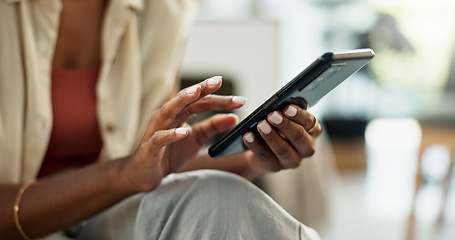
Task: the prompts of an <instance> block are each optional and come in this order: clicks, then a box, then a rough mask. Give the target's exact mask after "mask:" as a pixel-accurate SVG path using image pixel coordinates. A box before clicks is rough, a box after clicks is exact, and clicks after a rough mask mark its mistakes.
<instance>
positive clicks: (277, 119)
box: [269, 112, 283, 124]
mask: <svg viewBox="0 0 455 240" xmlns="http://www.w3.org/2000/svg"><path fill="white" fill-rule="evenodd" d="M269 120H270V121H271V122H273V123H275V124H280V123H282V122H283V117H282V116H281V114H279V113H278V112H273V114H272V116H270V117H269Z"/></svg>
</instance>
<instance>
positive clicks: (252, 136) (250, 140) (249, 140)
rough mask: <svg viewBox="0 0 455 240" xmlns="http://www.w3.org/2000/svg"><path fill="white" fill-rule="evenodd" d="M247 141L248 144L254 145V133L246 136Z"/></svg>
mask: <svg viewBox="0 0 455 240" xmlns="http://www.w3.org/2000/svg"><path fill="white" fill-rule="evenodd" d="M245 140H246V141H247V142H248V143H252V142H254V135H253V134H252V133H250V132H249V133H247V134H246V135H245Z"/></svg>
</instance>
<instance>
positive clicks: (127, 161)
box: [0, 0, 321, 239]
mask: <svg viewBox="0 0 455 240" xmlns="http://www.w3.org/2000/svg"><path fill="white" fill-rule="evenodd" d="M62 3H63V10H62V13H61V22H60V26H59V34H58V38H57V42H56V47H55V52H54V58H53V62H52V66H53V68H76V69H77V68H78V69H81V68H99V67H100V64H101V60H100V59H101V58H100V49H101V48H100V46H101V45H100V42H101V37H100V36H101V35H100V32H101V26H102V19H103V16H104V12H105V8H106V6H107V4H108V3H107V2H106V1H105V0H89V1H82V0H62ZM80 16H84V17H80ZM212 80H213V79H212ZM221 84H222V81H221V79H218V80H217V79H215V81H208V80H206V81H203V82H201V83H199V84H197V85H194V86H192V87H189V88H187V89H184V90H182V91H180V92H179V93H175V94H173V97H170V98H169V99H170V100H169V101H167V102H166V103H164V104H163V107H162V108H161V109H158V110H156V111H155V112H154V113H153V114H152V115H151V118H150V122H149V125H148V127H147V130H146V132H145V133H144V136H143V138H142V140H141V143H140V144H139V146H138V147H137V149H136V150H135V151H134V152H133V153H132V154H131V155H128V156H125V157H123V158H121V159H113V160H112V161H108V162H103V163H96V164H92V165H90V166H87V167H84V168H81V169H79V170H77V171H72V172H66V173H62V174H58V175H55V176H52V177H48V178H45V179H42V180H39V181H38V183H36V184H34V185H32V186H30V187H29V188H28V189H27V190H26V192H25V193H24V195H23V197H22V201H21V204H20V211H19V219H20V222H21V225H22V227H23V229H24V231H25V232H26V233H27V235H28V236H30V237H32V238H35V237H39V236H43V235H46V234H48V233H51V232H54V231H57V230H60V229H64V228H66V227H68V226H71V225H72V224H75V223H78V222H80V221H82V220H84V219H87V218H88V217H90V216H93V215H95V214H97V213H99V212H101V211H104V210H105V209H107V208H109V207H110V206H112V205H114V204H116V203H118V202H119V201H121V200H123V199H124V198H126V197H128V196H131V195H133V194H136V193H139V192H146V191H152V190H153V189H155V188H156V187H157V186H158V185H159V183H160V182H161V180H162V179H163V178H164V177H165V176H166V175H168V174H170V173H173V172H183V171H189V170H195V169H219V170H224V171H229V172H233V173H236V174H239V175H241V176H243V177H245V178H247V179H253V178H256V177H259V176H262V175H264V174H266V173H269V172H275V171H279V170H281V169H287V168H295V167H298V166H299V165H300V161H301V159H302V158H305V157H309V156H311V155H312V154H313V153H314V151H315V149H314V145H315V140H316V138H317V136H318V135H319V134H320V133H321V126H320V125H319V124H317V123H316V126H315V127H314V128H313V130H311V132H307V130H306V129H310V128H311V127H312V126H313V125H314V124H315V118H314V116H313V115H311V114H310V113H308V112H307V111H305V110H303V109H301V108H299V107H297V106H288V107H286V108H285V109H284V110H283V112H280V111H276V114H279V115H280V116H281V117H282V121H281V122H279V123H277V121H276V115H275V118H273V119H275V121H272V115H273V113H270V114H269V116H268V119H265V120H264V121H265V122H266V123H267V124H268V125H269V126H271V127H272V128H271V131H266V132H264V131H263V130H261V129H259V133H260V134H261V136H254V138H253V141H252V142H249V141H247V140H246V138H245V141H244V142H245V144H246V145H247V146H248V147H249V148H250V150H249V151H246V152H244V153H240V154H237V155H234V156H227V157H224V158H220V159H217V160H216V161H213V160H212V159H210V158H209V157H208V156H207V155H202V156H199V155H198V151H199V150H200V148H202V147H203V146H204V144H205V143H206V142H207V141H208V140H209V139H210V138H211V137H212V136H213V135H215V134H216V133H219V132H224V131H227V130H228V129H230V128H232V127H233V126H234V125H235V124H236V121H237V118H236V117H235V116H233V115H216V116H213V117H210V118H208V119H206V120H203V121H201V122H199V123H196V124H194V125H192V126H189V125H187V124H186V121H187V120H188V119H189V118H190V117H191V116H190V115H188V112H187V110H189V111H190V112H191V113H193V114H199V113H202V112H205V111H210V110H229V109H235V108H239V107H241V106H242V105H243V104H242V103H239V102H236V101H234V100H233V97H230V96H217V95H213V94H212V93H214V92H215V91H216V90H218V89H219V88H220V87H221ZM290 107H291V108H292V107H293V108H295V109H296V112H295V115H294V114H292V115H289V114H286V113H288V112H292V111H287V110H289V108H290ZM259 137H262V138H264V139H265V143H263V142H261V141H257V138H259ZM249 139H250V140H251V138H249ZM176 149H178V151H176ZM19 188H20V185H19V184H14V185H0V195H1V196H2V197H1V198H0V232H1V233H2V237H4V238H6V239H22V237H21V236H20V234H19V232H18V230H17V228H16V226H15V223H14V218H13V205H14V200H15V198H16V195H17V192H18V189H19ZM81 203H84V204H81ZM62 213H64V214H62ZM150 214H153V213H150Z"/></svg>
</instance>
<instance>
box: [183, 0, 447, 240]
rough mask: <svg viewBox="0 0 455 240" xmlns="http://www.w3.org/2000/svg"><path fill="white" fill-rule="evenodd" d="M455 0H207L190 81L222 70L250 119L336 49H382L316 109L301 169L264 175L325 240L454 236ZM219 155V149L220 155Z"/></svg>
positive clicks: (187, 72) (188, 61)
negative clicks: (317, 133)
mask: <svg viewBox="0 0 455 240" xmlns="http://www.w3.org/2000/svg"><path fill="white" fill-rule="evenodd" d="M454 9H455V1H453V0H279V1H278V0H202V5H201V9H200V15H199V19H198V22H197V24H196V25H195V27H194V29H193V32H192V34H191V38H190V39H189V42H188V44H187V49H186V52H185V54H184V61H183V63H182V64H183V65H182V85H184V86H185V85H188V84H191V83H193V82H197V81H200V80H201V79H205V78H207V77H209V76H213V75H222V76H223V80H224V84H223V87H222V89H221V90H220V92H221V94H236V95H242V96H246V97H247V98H248V99H249V101H248V103H247V104H246V106H245V107H243V108H242V109H240V110H238V111H237V112H236V113H237V114H238V115H239V116H240V119H243V118H244V117H245V116H246V115H247V114H248V113H249V112H251V111H252V110H254V109H255V108H256V107H257V106H258V105H259V104H261V103H262V102H263V101H264V100H265V99H267V98H268V97H269V96H270V95H271V94H272V93H273V92H275V91H276V90H277V89H279V88H280V87H281V86H283V85H284V84H285V83H286V82H287V81H289V80H290V79H292V78H293V77H294V76H295V75H296V74H298V73H299V72H300V71H302V70H303V69H304V68H305V67H306V66H307V65H308V64H310V63H311V62H312V61H313V60H315V59H316V58H317V57H319V56H320V55H321V54H322V53H324V52H327V51H341V50H347V49H354V48H364V47H369V48H372V49H373V50H374V51H375V52H376V57H375V58H374V59H373V60H372V61H371V62H370V63H369V64H368V65H367V66H366V67H365V68H364V69H362V70H361V71H360V72H358V73H356V74H355V75H354V76H352V77H351V78H350V79H349V80H348V81H346V82H344V83H343V84H342V85H340V86H339V87H338V88H336V89H335V90H334V91H332V92H331V93H329V95H327V96H326V97H325V98H324V99H323V100H321V101H320V102H319V103H318V105H316V106H315V107H313V108H311V109H310V112H312V113H313V114H315V115H316V116H317V117H318V118H319V119H320V121H321V122H322V124H323V128H324V133H323V134H322V136H321V137H320V139H319V140H318V143H317V144H318V146H317V147H318V148H317V153H316V154H315V155H314V156H313V157H312V158H311V159H305V160H304V161H303V163H302V166H301V167H300V168H299V169H295V170H289V171H283V172H280V173H276V174H271V175H270V176H267V177H264V178H263V179H260V180H258V182H257V184H258V185H259V186H261V187H262V188H263V189H264V190H265V191H266V192H268V193H269V194H270V195H271V196H272V197H273V198H274V199H275V200H276V201H277V202H278V203H280V205H282V206H283V207H284V208H285V209H286V210H288V211H289V212H290V213H291V215H293V216H294V217H296V218H297V219H299V220H300V221H302V222H303V223H305V224H307V225H309V226H311V227H314V228H316V230H318V232H319V233H320V234H321V236H322V238H323V239H329V240H330V239H455V186H454V174H453V172H454V170H453V162H454V153H455V48H454V47H455V15H454V14H453V11H454ZM215 160H216V159H215Z"/></svg>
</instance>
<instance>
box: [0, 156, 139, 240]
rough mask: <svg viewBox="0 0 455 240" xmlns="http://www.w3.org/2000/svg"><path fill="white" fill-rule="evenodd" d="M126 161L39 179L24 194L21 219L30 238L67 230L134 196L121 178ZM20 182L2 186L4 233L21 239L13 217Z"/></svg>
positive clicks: (0, 213)
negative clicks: (123, 164)
mask: <svg viewBox="0 0 455 240" xmlns="http://www.w3.org/2000/svg"><path fill="white" fill-rule="evenodd" d="M121 165H122V161H121V160H119V161H111V162H106V163H102V164H95V165H92V166H89V167H86V168H83V169H81V170H77V171H73V172H69V173H65V174H61V175H58V176H55V177H51V178H48V179H43V180H40V181H38V182H37V183H36V184H33V185H31V186H30V187H29V188H28V189H27V190H26V191H25V192H24V194H23V196H22V200H21V202H20V208H19V220H20V223H21V225H22V228H23V229H24V232H25V233H27V235H29V236H30V237H32V238H34V237H39V236H42V235H45V234H48V233H51V232H54V231H57V230H61V229H64V228H66V227H68V226H71V225H72V224H75V223H78V222H80V221H82V220H84V219H86V218H88V217H90V216H92V215H95V214H97V213H99V212H101V211H103V210H105V209H106V208H108V207H110V206H112V205H113V204H115V203H117V202H119V201H120V200H122V199H124V198H125V197H127V196H129V195H132V194H133V193H134V192H133V191H132V190H130V189H129V188H128V187H127V186H126V185H124V182H125V181H122V179H120V178H119V176H121V174H120V172H121V169H122V166H121ZM19 187H20V186H19V185H16V186H13V185H9V186H0V195H1V196H2V197H1V198H0V232H2V235H3V236H4V237H5V238H7V239H15V238H18V239H21V237H20V235H19V232H18V230H17V229H16V226H15V223H14V216H13V206H14V201H15V198H16V196H17V193H18V189H19Z"/></svg>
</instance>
